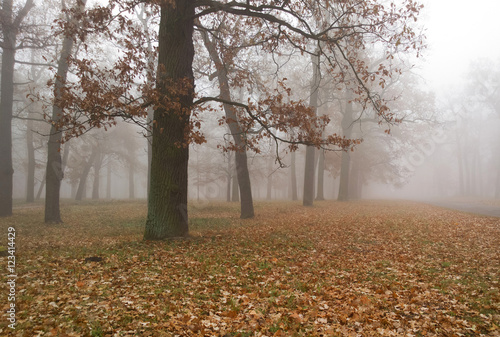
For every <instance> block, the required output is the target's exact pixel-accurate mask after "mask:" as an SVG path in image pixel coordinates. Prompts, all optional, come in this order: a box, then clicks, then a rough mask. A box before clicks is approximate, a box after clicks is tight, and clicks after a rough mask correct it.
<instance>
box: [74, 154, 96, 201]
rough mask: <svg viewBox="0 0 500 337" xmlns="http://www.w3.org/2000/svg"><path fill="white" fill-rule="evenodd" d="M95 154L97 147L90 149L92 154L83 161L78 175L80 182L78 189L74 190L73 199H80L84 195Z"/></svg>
mask: <svg viewBox="0 0 500 337" xmlns="http://www.w3.org/2000/svg"><path fill="white" fill-rule="evenodd" d="M96 156H97V149H95V148H94V149H93V150H92V154H91V155H90V158H89V159H88V160H87V162H86V163H85V166H84V167H83V172H82V175H81V177H80V182H79V184H78V190H77V191H76V196H75V200H78V201H80V200H82V199H84V198H85V196H86V192H87V191H86V190H87V189H86V183H87V177H88V176H89V173H90V169H91V168H92V165H93V164H94V160H95V157H96Z"/></svg>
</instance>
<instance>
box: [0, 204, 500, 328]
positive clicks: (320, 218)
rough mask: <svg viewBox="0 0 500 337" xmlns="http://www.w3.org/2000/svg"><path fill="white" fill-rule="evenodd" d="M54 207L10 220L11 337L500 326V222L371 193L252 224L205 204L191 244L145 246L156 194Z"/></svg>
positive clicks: (264, 213)
mask: <svg viewBox="0 0 500 337" xmlns="http://www.w3.org/2000/svg"><path fill="white" fill-rule="evenodd" d="M42 211H43V210H42V209H41V208H36V207H35V208H19V209H17V210H16V214H15V215H14V216H13V217H11V218H3V219H0V228H1V232H2V233H4V234H2V237H3V238H4V239H2V240H4V241H6V237H7V235H6V233H7V228H8V227H9V226H14V227H15V228H16V233H17V236H16V247H17V248H16V258H17V266H16V267H17V270H16V272H17V274H18V278H17V285H16V296H17V299H16V303H17V313H16V315H17V327H16V329H15V330H14V331H12V330H11V329H10V328H9V327H8V326H7V324H8V321H7V320H6V316H2V317H3V318H2V319H1V321H0V335H2V336H4V335H16V336H30V337H31V336H39V335H40V336H499V335H500V334H499V329H500V328H499V325H500V322H499V320H500V310H499V309H500V295H499V281H500V249H499V247H500V220H499V219H495V218H488V217H481V216H473V215H469V214H464V213H459V212H454V211H449V210H444V209H440V208H437V207H432V206H426V205H421V204H416V203H410V202H389V201H364V202H349V203H338V202H320V203H317V204H316V205H315V207H312V208H304V207H302V206H301V205H300V204H299V203H291V202H289V203H278V202H276V203H267V204H257V207H256V211H257V216H256V217H255V218H254V219H251V220H240V219H239V218H238V205H237V204H226V203H219V204H200V205H197V206H193V207H191V208H190V222H191V234H192V237H191V238H190V239H189V240H172V241H166V242H143V241H142V232H143V228H144V227H143V224H144V220H143V219H144V217H145V214H146V205H145V203H143V202H104V203H102V202H101V203H87V204H80V205H67V206H65V207H64V210H63V218H64V219H65V223H64V224H60V225H50V226H47V225H44V224H43V223H42V219H43V216H42ZM2 245H3V244H2ZM89 257H100V258H102V261H100V262H95V261H89V260H86V258H89ZM0 259H2V261H3V265H4V268H6V266H7V262H6V261H7V260H6V258H5V257H1V258H0ZM1 275H2V281H1V282H2V288H1V289H0V291H1V292H2V293H3V294H4V295H2V296H3V297H4V299H3V300H2V301H0V305H1V309H2V312H4V313H5V312H6V311H7V309H8V307H7V305H8V302H7V300H6V298H7V286H6V278H5V276H6V273H2V274H1Z"/></svg>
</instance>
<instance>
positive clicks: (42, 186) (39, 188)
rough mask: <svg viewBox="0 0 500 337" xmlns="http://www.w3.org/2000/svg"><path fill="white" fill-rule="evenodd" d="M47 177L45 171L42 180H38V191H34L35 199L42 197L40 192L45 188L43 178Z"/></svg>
mask: <svg viewBox="0 0 500 337" xmlns="http://www.w3.org/2000/svg"><path fill="white" fill-rule="evenodd" d="M46 179H47V172H45V173H44V174H43V178H42V181H41V182H40V186H38V192H36V200H40V198H41V197H42V192H43V190H44V189H45V180H46Z"/></svg>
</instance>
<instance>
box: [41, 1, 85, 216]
mask: <svg viewBox="0 0 500 337" xmlns="http://www.w3.org/2000/svg"><path fill="white" fill-rule="evenodd" d="M85 3H86V0H83V1H82V2H80V3H79V4H78V5H77V6H78V9H77V10H78V12H80V13H81V12H82V11H83V9H84V8H85ZM73 24H76V23H75V22H73ZM72 49H73V37H72V36H65V37H64V40H63V45H62V49H61V55H60V56H59V62H58V64H57V75H56V79H55V86H54V101H55V104H54V105H53V107H52V121H53V123H52V126H51V128H50V136H49V142H48V150H47V170H46V174H47V178H46V187H45V223H60V222H62V220H61V211H60V208H59V201H60V192H61V180H62V179H63V176H64V172H63V170H62V160H61V139H62V132H60V131H58V130H57V128H56V127H55V123H57V122H58V121H59V120H60V119H61V117H62V113H63V111H62V109H61V108H60V107H59V106H58V102H59V101H60V100H61V96H62V92H61V91H62V89H63V88H64V84H65V82H66V77H67V75H68V69H69V64H68V59H69V56H70V55H71V50H72Z"/></svg>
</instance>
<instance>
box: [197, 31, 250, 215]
mask: <svg viewBox="0 0 500 337" xmlns="http://www.w3.org/2000/svg"><path fill="white" fill-rule="evenodd" d="M202 36H203V41H204V43H205V47H206V48H207V50H208V52H209V54H210V58H211V59H212V61H214V63H215V64H216V67H217V78H218V80H219V87H220V97H221V98H222V99H225V100H228V101H231V93H230V90H229V79H228V73H227V68H226V67H225V66H224V64H223V63H222V61H221V59H220V57H219V54H218V53H217V49H216V46H215V44H214V43H213V42H212V41H211V40H210V38H209V37H208V34H207V33H206V32H202ZM224 112H225V114H226V121H228V127H229V130H230V131H231V135H232V136H233V140H234V143H235V144H236V146H237V147H238V148H239V151H236V153H235V162H236V174H237V176H238V184H239V188H240V200H241V213H240V218H242V219H247V218H252V217H253V216H254V208H253V198H252V186H251V183H250V173H249V171H248V159H247V153H246V144H245V140H244V139H243V136H244V135H243V130H242V129H241V127H240V124H239V123H238V116H237V114H236V110H235V108H234V107H233V106H232V105H229V104H224Z"/></svg>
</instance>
